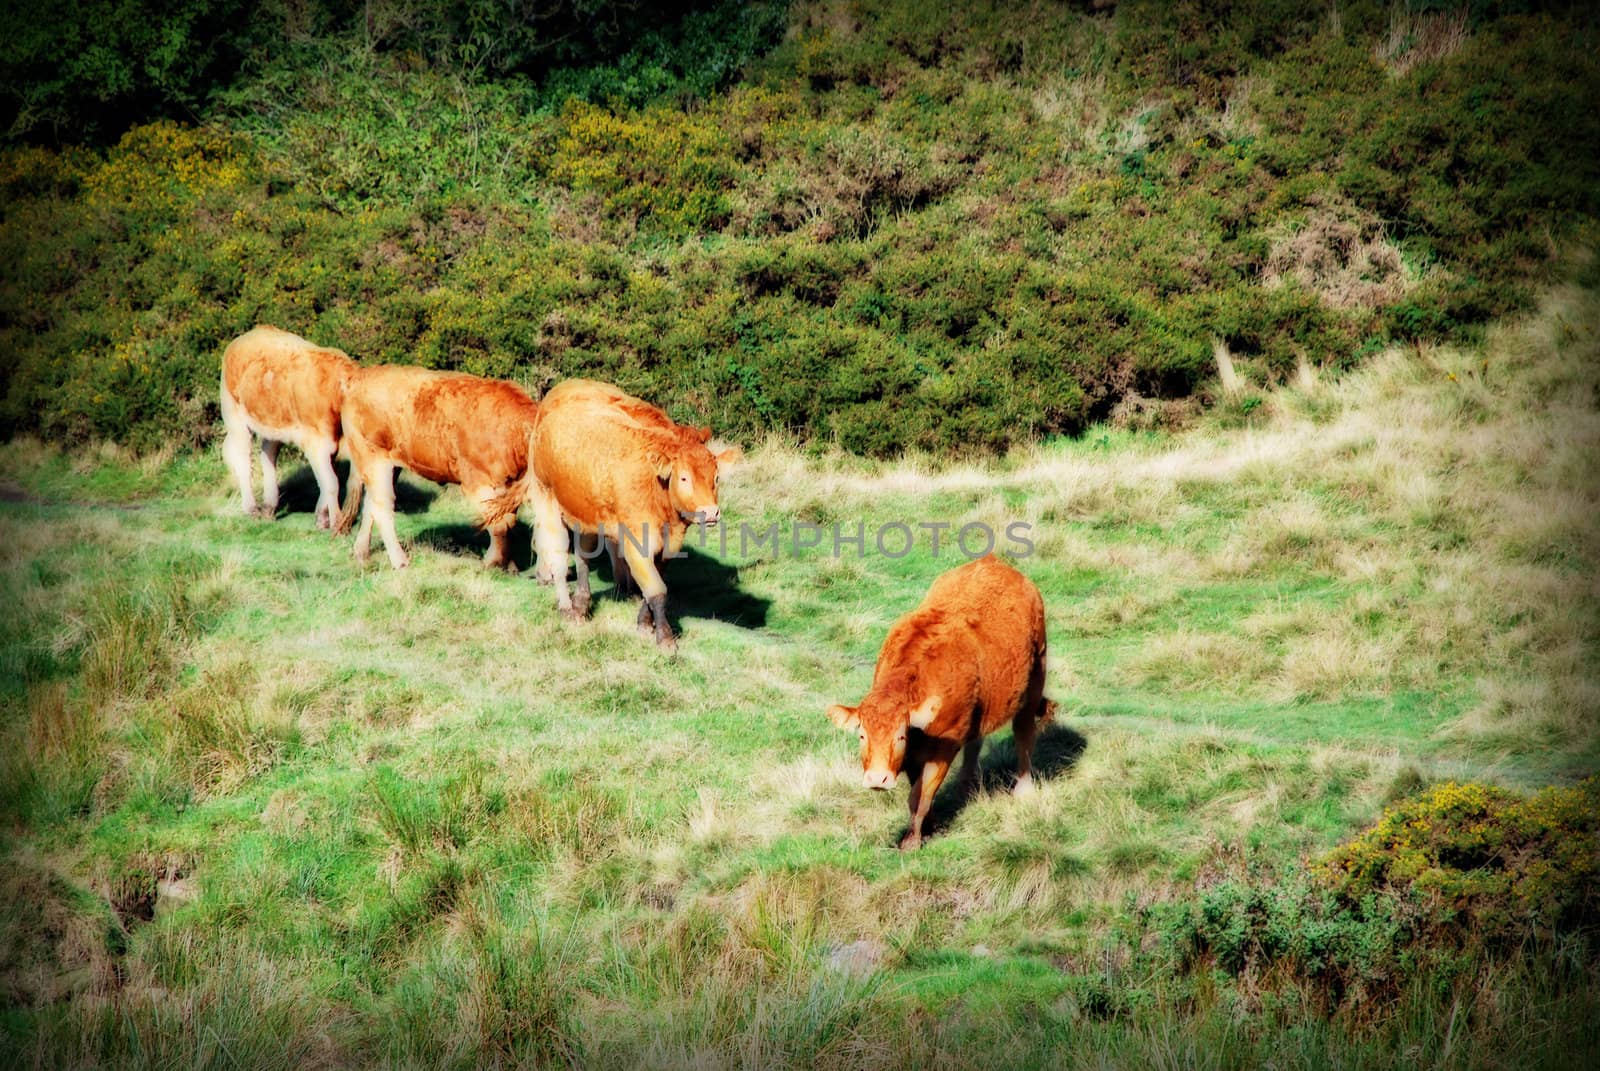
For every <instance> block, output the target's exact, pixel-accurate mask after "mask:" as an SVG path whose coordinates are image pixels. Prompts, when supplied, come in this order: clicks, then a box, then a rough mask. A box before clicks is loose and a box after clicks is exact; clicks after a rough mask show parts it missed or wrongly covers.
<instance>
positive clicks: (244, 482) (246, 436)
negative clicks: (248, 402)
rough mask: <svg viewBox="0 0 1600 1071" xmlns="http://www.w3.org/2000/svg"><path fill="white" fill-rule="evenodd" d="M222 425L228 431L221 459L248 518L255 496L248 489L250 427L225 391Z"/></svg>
mask: <svg viewBox="0 0 1600 1071" xmlns="http://www.w3.org/2000/svg"><path fill="white" fill-rule="evenodd" d="M222 423H223V425H224V426H225V427H226V428H227V429H228V432H227V437H226V438H224V439H223V440H222V458H223V460H224V461H226V462H227V463H228V469H229V470H230V471H231V472H232V473H233V478H234V480H235V481H237V483H238V484H239V498H240V499H241V500H242V501H243V502H244V512H245V514H246V515H247V516H248V515H249V514H252V513H254V512H255V511H256V496H255V492H254V490H252V489H251V487H250V425H248V424H246V423H245V420H244V414H243V413H241V412H239V403H237V402H235V401H234V400H233V399H232V398H231V397H230V396H229V395H228V392H227V391H226V390H224V391H223V392H222Z"/></svg>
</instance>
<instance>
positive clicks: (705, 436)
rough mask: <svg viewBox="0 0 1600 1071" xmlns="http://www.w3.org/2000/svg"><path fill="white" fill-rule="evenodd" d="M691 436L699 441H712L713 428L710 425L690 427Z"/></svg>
mask: <svg viewBox="0 0 1600 1071" xmlns="http://www.w3.org/2000/svg"><path fill="white" fill-rule="evenodd" d="M689 437H690V438H691V439H693V440H694V441H695V442H697V443H705V442H710V441H711V429H710V427H704V428H690V429H689Z"/></svg>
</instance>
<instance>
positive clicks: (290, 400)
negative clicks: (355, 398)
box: [222, 326, 356, 440]
mask: <svg viewBox="0 0 1600 1071" xmlns="http://www.w3.org/2000/svg"><path fill="white" fill-rule="evenodd" d="M355 370H356V364H355V362H354V361H352V360H351V359H350V358H349V357H348V356H347V355H346V354H345V353H344V352H343V351H341V350H336V349H330V348H328V347H325V346H318V345H315V344H314V343H312V342H309V341H307V340H306V339H303V338H301V337H300V336H299V335H296V334H292V333H290V332H288V331H281V330H279V329H277V328H275V327H268V326H260V327H256V328H254V329H252V330H250V331H247V332H245V333H244V334H243V335H240V336H239V337H238V338H236V339H234V340H233V342H232V343H230V344H229V346H228V348H227V350H226V351H224V353H223V358H222V382H223V386H224V388H225V389H226V390H227V392H228V394H229V395H231V396H232V398H233V399H234V401H235V402H237V403H238V405H239V406H240V407H241V408H242V409H243V410H244V412H245V414H246V415H247V416H248V417H249V418H250V420H251V421H252V422H253V423H255V424H257V425H259V426H263V427H266V428H271V429H276V430H280V431H294V432H310V433H314V434H316V435H318V436H319V437H322V438H328V439H335V440H336V439H338V438H339V431H340V411H341V407H342V404H343V401H344V393H345V390H346V388H347V385H348V383H349V381H350V379H351V378H352V377H353V375H354V373H355Z"/></svg>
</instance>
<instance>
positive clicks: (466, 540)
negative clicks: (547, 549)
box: [413, 524, 533, 573]
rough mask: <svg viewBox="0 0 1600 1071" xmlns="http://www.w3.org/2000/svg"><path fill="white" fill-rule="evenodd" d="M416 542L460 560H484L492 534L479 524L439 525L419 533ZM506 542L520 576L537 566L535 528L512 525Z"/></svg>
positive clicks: (420, 545)
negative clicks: (534, 548) (534, 564)
mask: <svg viewBox="0 0 1600 1071" xmlns="http://www.w3.org/2000/svg"><path fill="white" fill-rule="evenodd" d="M413 542H414V543H415V545H417V546H419V547H431V548H432V549H434V550H437V551H442V552H444V553H445V554H454V555H455V556H457V557H460V558H482V557H483V556H484V554H485V553H486V552H487V551H488V549H489V533H488V532H485V531H484V530H483V529H482V528H479V527H478V526H477V525H475V524H435V525H432V526H431V527H428V528H424V529H422V531H420V532H418V533H417V534H416V536H415V538H414V539H413ZM506 543H507V548H508V549H509V550H510V552H511V561H512V562H513V563H514V564H515V565H516V567H517V571H518V572H519V573H520V572H524V571H526V570H528V569H530V568H532V567H533V529H532V528H530V527H529V526H528V525H526V524H514V525H512V526H511V531H510V533H509V534H508V535H507V539H506Z"/></svg>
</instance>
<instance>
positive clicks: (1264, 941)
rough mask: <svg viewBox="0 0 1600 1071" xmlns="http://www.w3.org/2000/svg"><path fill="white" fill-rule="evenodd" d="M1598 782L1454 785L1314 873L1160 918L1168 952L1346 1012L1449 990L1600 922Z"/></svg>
mask: <svg viewBox="0 0 1600 1071" xmlns="http://www.w3.org/2000/svg"><path fill="white" fill-rule="evenodd" d="M1597 833H1600V777H1591V778H1589V779H1588V780H1586V781H1584V782H1583V783H1581V784H1579V785H1577V786H1574V787H1571V788H1560V787H1551V788H1545V789H1542V790H1540V791H1539V792H1538V793H1536V794H1534V795H1533V796H1530V797H1522V796H1518V795H1515V794H1513V793H1510V792H1507V791H1505V790H1503V789H1498V788H1494V787H1492V786H1487V785H1481V784H1471V783H1469V784H1458V783H1456V782H1445V783H1443V784H1440V785H1436V786H1434V787H1433V788H1432V789H1431V790H1429V791H1428V792H1425V793H1423V794H1422V795H1420V796H1416V797H1414V798H1411V799H1408V800H1405V801H1402V802H1401V803H1398V804H1396V805H1394V806H1392V807H1390V808H1388V809H1387V810H1386V811H1385V812H1384V816H1383V818H1382V819H1381V820H1380V821H1379V822H1378V823H1377V825H1375V826H1374V827H1373V828H1372V829H1370V830H1368V831H1367V832H1365V833H1363V834H1361V835H1360V836H1359V837H1356V838H1355V839H1354V840H1351V841H1349V842H1348V843H1346V844H1343V845H1341V846H1340V847H1338V848H1336V849H1335V850H1333V851H1332V852H1330V853H1328V854H1327V855H1326V856H1324V857H1323V858H1322V859H1321V860H1319V861H1318V862H1317V863H1316V864H1315V865H1314V866H1312V867H1310V868H1309V869H1302V870H1296V871H1294V872H1292V873H1287V874H1284V873H1267V872H1258V873H1253V874H1251V873H1246V874H1241V875H1238V876H1233V877H1229V878H1227V879H1225V880H1222V881H1220V882H1218V883H1217V884H1215V885H1212V886H1210V887H1209V888H1206V889H1204V891H1202V892H1201V894H1200V896H1199V899H1198V902H1196V903H1180V904H1175V905H1166V906H1164V907H1162V908H1159V909H1155V910H1153V911H1151V912H1150V913H1149V917H1150V918H1151V919H1153V920H1155V921H1154V924H1155V926H1156V928H1157V930H1158V931H1159V932H1160V934H1161V936H1162V941H1163V947H1164V949H1165V951H1166V954H1168V955H1171V956H1174V957H1175V958H1176V960H1177V961H1178V962H1180V963H1186V964H1194V963H1195V962H1197V961H1201V960H1203V961H1206V962H1210V963H1214V964H1215V965H1216V966H1217V967H1218V968H1220V969H1221V970H1223V971H1225V972H1226V973H1227V974H1229V975H1233V976H1245V975H1248V976H1249V977H1250V978H1252V979H1257V980H1259V979H1263V978H1267V977H1279V978H1284V977H1287V978H1293V979H1297V980H1300V981H1303V982H1306V983H1309V984H1311V985H1313V986H1315V987H1318V989H1319V991H1321V992H1323V993H1325V994H1326V995H1327V996H1328V998H1329V999H1330V1000H1332V1001H1333V1002H1334V1003H1340V1002H1343V1001H1351V1002H1356V1003H1361V1002H1370V1001H1375V1000H1383V999H1386V998H1389V997H1392V996H1393V995H1394V994H1395V993H1396V992H1397V990H1398V988H1399V987H1400V986H1402V985H1404V984H1406V983H1407V982H1409V981H1410V980H1411V979H1413V978H1415V977H1417V976H1418V975H1419V974H1424V973H1429V974H1431V975H1432V976H1433V977H1434V978H1435V979H1436V980H1440V979H1442V980H1443V981H1446V982H1447V981H1448V980H1449V978H1451V977H1452V976H1453V975H1454V973H1455V972H1458V971H1460V970H1461V969H1463V967H1464V965H1465V964H1466V963H1468V962H1469V961H1471V959H1472V957H1474V956H1479V955H1484V954H1498V953H1504V952H1505V951H1507V950H1509V949H1514V948H1518V947H1523V946H1525V945H1526V944H1527V943H1528V942H1539V941H1542V942H1548V941H1550V940H1551V939H1552V938H1554V937H1556V936H1558V935H1561V934H1579V935H1584V936H1582V937H1581V939H1583V940H1590V939H1592V937H1593V927H1594V924H1595V923H1596V922H1597V921H1600V847H1597V845H1600V836H1597Z"/></svg>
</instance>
